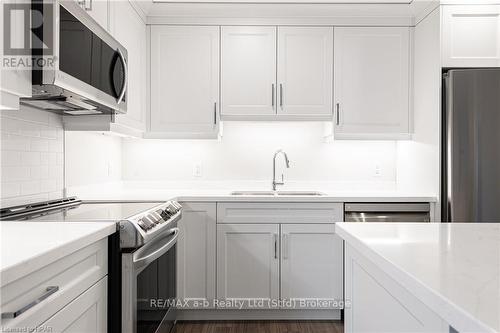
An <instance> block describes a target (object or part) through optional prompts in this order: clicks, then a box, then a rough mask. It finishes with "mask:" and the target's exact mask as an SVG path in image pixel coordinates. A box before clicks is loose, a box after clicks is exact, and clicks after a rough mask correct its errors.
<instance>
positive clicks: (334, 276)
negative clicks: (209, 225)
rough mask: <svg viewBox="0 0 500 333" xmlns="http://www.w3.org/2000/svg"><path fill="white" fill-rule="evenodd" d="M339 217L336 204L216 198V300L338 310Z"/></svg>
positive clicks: (340, 289)
mask: <svg viewBox="0 0 500 333" xmlns="http://www.w3.org/2000/svg"><path fill="white" fill-rule="evenodd" d="M341 216H342V204H340V203H258V202H245V203H235V202H231V203H224V202H222V203H218V205H217V223H218V224H217V299H218V300H219V301H223V300H234V299H237V300H242V299H243V300H245V302H244V304H243V305H244V306H245V307H246V308H249V307H250V308H253V309H256V310H268V309H271V310H273V309H280V310H283V309H301V310H302V309H303V310H332V309H342V308H343V241H342V239H341V238H340V237H339V236H338V235H336V234H335V223H334V222H340V221H341V218H342V217H341ZM255 300H263V302H261V303H260V305H259V304H253V303H252V302H253V301H255ZM278 301H279V302H278ZM252 305H253V306H254V307H252ZM331 313H332V314H333V313H334V312H331Z"/></svg>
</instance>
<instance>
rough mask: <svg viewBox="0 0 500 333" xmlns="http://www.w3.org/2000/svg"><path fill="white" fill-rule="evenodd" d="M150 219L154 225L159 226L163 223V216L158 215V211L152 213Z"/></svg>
mask: <svg viewBox="0 0 500 333" xmlns="http://www.w3.org/2000/svg"><path fill="white" fill-rule="evenodd" d="M148 218H149V219H150V220H151V221H152V222H153V223H154V224H159V223H161V222H162V220H161V215H160V214H158V211H155V212H152V213H151V214H149V215H148Z"/></svg>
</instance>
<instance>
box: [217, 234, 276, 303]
mask: <svg viewBox="0 0 500 333" xmlns="http://www.w3.org/2000/svg"><path fill="white" fill-rule="evenodd" d="M278 242H279V225H277V224H267V225H265V224H219V225H218V226H217V298H218V299H219V300H245V304H244V305H243V306H244V307H249V305H250V303H249V302H251V301H252V300H264V301H266V302H268V301H271V300H277V299H278V298H279V263H280V259H279V243H278Z"/></svg>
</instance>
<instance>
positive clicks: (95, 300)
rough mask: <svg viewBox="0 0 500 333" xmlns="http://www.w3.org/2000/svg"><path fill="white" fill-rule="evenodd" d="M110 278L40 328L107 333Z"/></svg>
mask: <svg viewBox="0 0 500 333" xmlns="http://www.w3.org/2000/svg"><path fill="white" fill-rule="evenodd" d="M107 291H108V278H107V277H104V278H102V279H101V280H100V281H99V282H97V283H96V284H94V285H93V286H92V287H91V288H89V289H88V290H86V291H85V292H84V293H83V294H81V295H80V296H78V297H77V298H76V299H75V300H73V301H72V302H71V303H69V304H68V305H67V306H65V307H64V308H63V309H62V310H61V311H59V312H58V313H56V314H55V315H54V316H52V317H51V318H50V319H49V320H47V321H46V322H44V323H43V324H42V325H41V327H39V330H40V332H43V330H51V331H52V332H64V333H81V332H92V333H105V332H106V330H107V305H108V304H107V303H108V302H107V294H108V292H107Z"/></svg>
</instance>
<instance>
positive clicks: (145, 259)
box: [134, 228, 179, 270]
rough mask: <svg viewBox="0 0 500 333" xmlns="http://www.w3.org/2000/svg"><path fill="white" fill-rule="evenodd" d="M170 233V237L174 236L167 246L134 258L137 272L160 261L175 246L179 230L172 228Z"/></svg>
mask: <svg viewBox="0 0 500 333" xmlns="http://www.w3.org/2000/svg"><path fill="white" fill-rule="evenodd" d="M169 231H170V235H172V238H171V239H170V240H169V241H168V242H167V243H166V244H165V245H163V246H162V247H160V248H159V249H157V250H155V251H153V252H151V253H147V254H146V255H144V256H142V257H139V258H135V256H134V268H135V269H136V270H138V269H140V268H142V267H145V266H147V265H149V264H150V263H152V262H153V261H155V260H156V259H158V258H159V257H161V256H162V255H164V254H165V253H166V252H167V251H168V250H170V249H171V248H172V246H174V244H175V243H176V242H177V238H178V237H179V228H172V229H170V230H169ZM162 239H164V238H162ZM151 246H153V244H151ZM142 252H148V251H147V249H146V251H141V253H142Z"/></svg>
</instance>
